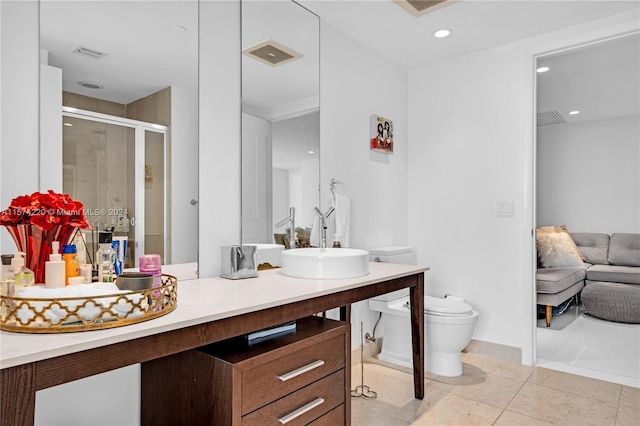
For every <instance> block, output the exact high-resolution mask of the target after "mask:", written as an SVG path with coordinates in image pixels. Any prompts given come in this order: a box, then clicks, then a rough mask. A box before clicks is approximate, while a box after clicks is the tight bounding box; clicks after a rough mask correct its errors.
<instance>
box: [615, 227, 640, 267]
mask: <svg viewBox="0 0 640 426" xmlns="http://www.w3.org/2000/svg"><path fill="white" fill-rule="evenodd" d="M609 263H610V264H612V265H623V266H640V234H611V240H610V241H609Z"/></svg>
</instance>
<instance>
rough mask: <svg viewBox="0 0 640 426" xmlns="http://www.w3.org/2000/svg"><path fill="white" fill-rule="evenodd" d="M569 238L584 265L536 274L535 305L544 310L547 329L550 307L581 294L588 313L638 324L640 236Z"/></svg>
mask: <svg viewBox="0 0 640 426" xmlns="http://www.w3.org/2000/svg"><path fill="white" fill-rule="evenodd" d="M570 235H571V238H572V239H573V241H574V242H575V244H576V246H577V247H578V249H579V251H580V253H581V254H582V257H583V258H584V265H583V266H566V267H558V268H539V269H538V270H537V271H536V286H537V297H538V301H537V303H538V304H539V305H544V306H545V307H546V309H545V317H546V323H547V327H549V326H550V325H551V316H552V310H553V307H555V306H558V305H560V304H561V303H563V302H564V301H566V300H567V299H569V298H571V297H573V296H576V295H578V294H580V293H581V299H582V303H583V304H584V306H585V310H586V311H587V312H588V313H589V314H591V315H593V316H596V317H598V318H602V319H606V320H609V321H617V322H627V323H640V234H622V233H616V234H611V236H609V235H608V234H596V233H570Z"/></svg>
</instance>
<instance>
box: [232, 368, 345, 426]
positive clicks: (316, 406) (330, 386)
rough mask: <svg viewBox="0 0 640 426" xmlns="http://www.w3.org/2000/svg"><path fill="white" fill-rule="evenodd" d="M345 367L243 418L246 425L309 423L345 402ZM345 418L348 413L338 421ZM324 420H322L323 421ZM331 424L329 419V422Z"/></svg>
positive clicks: (340, 422)
mask: <svg viewBox="0 0 640 426" xmlns="http://www.w3.org/2000/svg"><path fill="white" fill-rule="evenodd" d="M344 374H345V373H344V370H340V371H337V372H335V373H333V374H331V375H330V376H328V377H325V378H324V379H321V380H318V381H316V382H314V383H312V384H310V385H307V386H305V387H303V388H302V389H300V390H298V391H297V392H294V393H292V394H290V395H287V396H285V397H284V398H281V399H279V400H277V401H275V402H272V403H271V404H269V405H267V406H265V407H262V408H261V409H259V410H256V411H254V412H252V413H250V414H247V415H246V416H244V417H243V418H242V425H243V426H269V425H278V426H282V425H283V424H286V425H288V426H295V425H306V424H309V423H310V422H312V421H314V420H315V419H318V418H319V417H321V416H323V415H324V414H325V413H328V412H330V411H331V410H333V409H334V408H336V407H338V406H340V405H342V404H343V403H344V398H345V393H344V391H343V389H344V387H345V382H344ZM343 422H344V413H343V415H342V417H340V420H339V421H338V422H337V423H333V424H334V425H336V424H342V423H343ZM320 424H322V423H320ZM327 424H329V423H327Z"/></svg>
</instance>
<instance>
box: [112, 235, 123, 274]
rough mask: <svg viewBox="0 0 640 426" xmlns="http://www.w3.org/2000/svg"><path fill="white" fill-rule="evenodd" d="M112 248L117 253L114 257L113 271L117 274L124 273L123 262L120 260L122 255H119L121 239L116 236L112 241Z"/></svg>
mask: <svg viewBox="0 0 640 426" xmlns="http://www.w3.org/2000/svg"><path fill="white" fill-rule="evenodd" d="M111 248H112V249H113V252H114V253H115V256H114V257H113V271H114V273H115V274H116V276H119V275H122V262H121V261H120V255H119V252H120V241H119V240H116V239H115V238H114V239H113V241H112V242H111Z"/></svg>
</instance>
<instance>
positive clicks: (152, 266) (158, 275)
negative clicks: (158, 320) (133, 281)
mask: <svg viewBox="0 0 640 426" xmlns="http://www.w3.org/2000/svg"><path fill="white" fill-rule="evenodd" d="M140 272H141V273H143V274H151V275H153V287H161V286H162V261H161V259H160V255H159V254H143V255H142V256H140ZM160 295H161V292H160V290H158V291H154V292H153V296H154V298H155V299H156V300H157V299H158V298H160ZM154 303H156V307H155V309H154V310H155V311H159V310H160V309H162V305H161V304H157V302H154Z"/></svg>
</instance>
